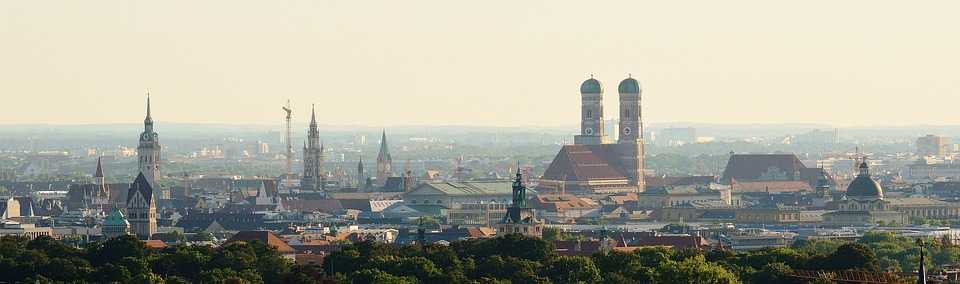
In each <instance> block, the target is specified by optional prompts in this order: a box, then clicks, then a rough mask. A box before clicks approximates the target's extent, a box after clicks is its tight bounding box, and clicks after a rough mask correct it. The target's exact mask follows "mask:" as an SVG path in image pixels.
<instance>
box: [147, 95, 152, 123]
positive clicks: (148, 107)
mask: <svg viewBox="0 0 960 284" xmlns="http://www.w3.org/2000/svg"><path fill="white" fill-rule="evenodd" d="M147 119H151V118H150V91H147Z"/></svg>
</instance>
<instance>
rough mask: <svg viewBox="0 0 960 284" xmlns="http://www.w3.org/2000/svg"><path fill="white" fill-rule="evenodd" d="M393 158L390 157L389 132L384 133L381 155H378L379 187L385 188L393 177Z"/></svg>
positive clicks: (381, 141) (381, 142)
mask: <svg viewBox="0 0 960 284" xmlns="http://www.w3.org/2000/svg"><path fill="white" fill-rule="evenodd" d="M392 167H393V158H391V157H390V149H389V148H388V147H387V131H386V130H384V131H383V135H382V136H381V137H380V153H378V154H377V186H380V187H383V185H384V184H386V182H387V178H388V177H390V176H391V175H393V172H392V170H391V168H392Z"/></svg>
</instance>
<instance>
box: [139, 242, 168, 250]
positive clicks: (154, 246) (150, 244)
mask: <svg viewBox="0 0 960 284" xmlns="http://www.w3.org/2000/svg"><path fill="white" fill-rule="evenodd" d="M143 245H144V246H146V247H147V248H149V249H163V248H166V247H167V244H166V243H164V242H163V241H161V240H146V241H143Z"/></svg>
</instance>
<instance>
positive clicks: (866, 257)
mask: <svg viewBox="0 0 960 284" xmlns="http://www.w3.org/2000/svg"><path fill="white" fill-rule="evenodd" d="M825 265H826V268H828V269H833V270H845V269H864V270H870V271H877V270H880V264H879V263H878V262H877V256H876V255H875V254H874V253H873V251H871V250H870V248H868V247H867V246H864V245H862V244H858V243H848V244H844V245H841V246H840V247H838V248H837V250H836V251H834V252H833V253H832V254H830V256H828V257H827V259H826V263H825Z"/></svg>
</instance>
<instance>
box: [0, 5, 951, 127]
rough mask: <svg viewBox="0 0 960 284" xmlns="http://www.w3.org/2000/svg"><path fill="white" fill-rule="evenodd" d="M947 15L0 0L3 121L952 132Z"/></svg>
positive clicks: (896, 8)
mask: <svg viewBox="0 0 960 284" xmlns="http://www.w3.org/2000/svg"><path fill="white" fill-rule="evenodd" d="M957 11H960V2H958V1H877V0H862V1H836V0H832V1H769V0H758V1H559V0H553V1H448V0H447V1H443V0H439V1H357V0H347V1H319V0H318V1H237V0H225V1H3V2H0V97H2V100H0V106H2V107H0V124H19V123H53V124H72V123H137V122H139V121H142V117H143V100H144V93H145V92H146V90H147V89H149V90H150V92H151V93H152V94H153V102H154V116H155V118H156V119H157V120H158V121H159V123H162V122H164V121H167V122H196V123H242V124H246V123H254V124H278V123H279V121H280V117H281V115H282V112H281V110H280V105H281V104H283V102H284V101H285V100H286V99H288V98H289V99H291V100H292V101H293V102H294V105H295V108H296V109H297V111H298V113H297V116H298V119H299V120H303V121H301V122H304V121H305V120H307V119H308V117H309V116H308V115H307V113H306V111H308V110H309V105H310V104H311V103H316V104H317V107H318V113H317V118H318V120H320V121H321V123H322V124H357V125H368V126H391V125H409V124H445V125H449V124H465V125H489V126H534V125H545V126H560V125H575V124H576V123H577V122H578V117H579V94H578V87H579V84H580V82H581V81H583V80H584V79H586V78H588V77H589V76H590V74H596V77H597V78H598V79H600V80H601V81H603V83H604V84H605V85H606V91H607V92H606V94H605V100H606V111H607V114H608V117H610V116H611V115H614V114H616V113H617V112H616V111H617V109H616V108H617V103H616V99H617V98H616V84H617V83H618V82H619V81H620V80H622V79H623V78H625V77H626V76H627V74H628V73H632V74H633V77H635V78H637V79H638V80H640V82H641V85H642V86H643V101H644V111H645V113H644V118H645V119H646V120H647V121H648V122H654V123H656V122H675V121H688V122H710V123H788V122H789V123H794V122H795V123H827V124H832V125H837V126H853V125H880V124H883V125H906V124H960V111H958V110H960V76H958V74H960V72H958V66H960V17H957Z"/></svg>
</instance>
